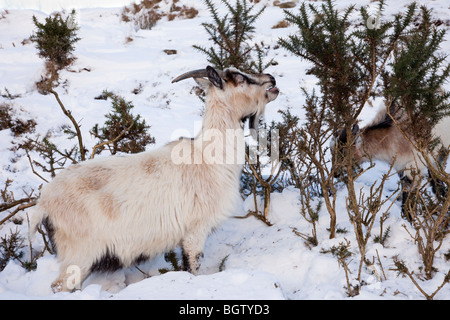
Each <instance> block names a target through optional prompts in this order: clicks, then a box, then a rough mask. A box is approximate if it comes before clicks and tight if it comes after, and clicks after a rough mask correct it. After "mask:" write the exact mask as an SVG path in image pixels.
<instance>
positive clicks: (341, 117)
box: [279, 0, 450, 295]
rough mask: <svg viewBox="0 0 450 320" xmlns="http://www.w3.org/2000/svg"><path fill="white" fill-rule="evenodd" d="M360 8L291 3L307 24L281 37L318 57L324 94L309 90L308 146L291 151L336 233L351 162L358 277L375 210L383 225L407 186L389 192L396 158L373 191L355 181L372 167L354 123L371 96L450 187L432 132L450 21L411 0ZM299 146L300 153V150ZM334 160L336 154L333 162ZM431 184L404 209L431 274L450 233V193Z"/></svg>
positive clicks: (440, 112)
mask: <svg viewBox="0 0 450 320" xmlns="http://www.w3.org/2000/svg"><path fill="white" fill-rule="evenodd" d="M384 9H385V2H384V1H380V2H379V4H378V10H379V13H380V14H381V13H382V12H383V11H384ZM355 11H356V8H355V7H354V6H350V7H348V8H347V9H346V10H344V11H342V12H340V11H338V10H337V9H336V8H335V7H334V3H333V1H331V0H328V1H326V2H325V3H323V4H321V5H320V6H316V5H314V4H306V3H303V4H302V5H301V6H300V10H299V12H298V13H297V14H295V13H292V12H289V11H285V14H286V20H287V21H288V22H290V23H291V24H293V25H294V26H296V27H297V28H298V32H297V33H295V34H292V35H290V36H288V37H287V38H282V39H280V40H279V44H280V46H282V47H283V48H285V49H286V50H288V51H289V52H291V53H293V54H294V55H296V56H298V57H300V58H302V59H304V60H307V61H308V62H310V67H309V68H308V69H307V73H308V74H311V75H314V76H316V78H317V79H318V85H317V88H318V91H319V94H317V93H316V92H314V91H313V92H307V91H306V90H305V89H303V91H304V94H306V97H307V99H306V104H305V110H306V123H305V125H304V127H303V128H302V129H301V130H300V131H299V134H298V137H299V140H303V141H304V143H303V144H299V148H298V151H299V153H293V154H292V155H291V161H292V167H293V168H295V167H299V168H300V167H302V165H303V169H302V170H306V172H312V173H313V175H314V176H315V177H317V178H318V182H319V185H320V186H321V189H322V191H323V193H322V197H323V199H324V202H325V204H326V208H327V211H328V212H329V213H330V237H331V238H332V237H334V236H335V232H336V230H335V228H336V210H335V209H336V207H335V202H336V192H337V189H338V188H337V181H335V180H333V176H334V175H337V174H338V173H339V170H340V168H342V167H344V168H345V169H346V175H345V177H344V178H345V179H344V183H345V185H346V187H347V190H348V196H347V197H346V207H347V211H348V215H349V219H350V221H351V222H352V224H353V226H354V231H355V236H356V240H357V245H358V249H359V252H360V257H361V260H360V264H359V270H358V273H357V276H356V280H357V281H358V282H359V283H361V270H362V266H363V264H367V261H366V258H365V254H366V246H367V243H368V241H369V237H370V235H371V231H372V227H373V225H374V222H375V220H376V219H379V220H380V224H381V225H382V224H383V223H384V222H385V221H386V219H387V218H388V217H389V214H388V211H385V212H384V213H381V211H382V210H381V207H382V205H383V204H384V203H386V201H387V199H391V198H393V197H394V198H395V197H396V196H397V195H396V192H398V190H396V191H395V192H394V193H392V194H391V195H390V196H389V198H385V197H383V195H382V194H383V188H384V184H385V182H386V181H387V179H389V177H390V176H392V174H394V173H395V172H394V170H393V165H391V167H390V169H389V172H387V173H386V174H385V175H383V177H382V179H381V181H378V182H375V183H374V184H373V185H372V186H371V187H370V191H369V192H365V193H363V192H362V191H358V190H357V188H356V187H355V180H356V179H357V178H358V177H359V176H360V174H361V173H362V172H363V171H359V172H357V171H354V170H353V169H354V168H355V167H357V163H356V161H355V159H354V154H353V152H354V149H353V148H354V145H355V141H356V139H357V138H358V135H357V133H358V130H355V128H358V127H357V126H356V124H357V122H358V117H359V115H360V114H361V111H362V109H363V108H364V107H365V106H366V105H370V104H371V103H372V102H373V101H374V100H375V99H376V98H378V99H383V100H384V103H385V106H386V112H387V117H389V119H392V121H393V123H394V124H395V125H397V126H398V128H400V130H401V131H402V133H403V134H404V135H405V136H409V137H412V139H411V141H410V142H411V144H412V148H413V149H414V150H415V151H417V152H418V153H419V154H421V156H423V158H424V159H426V160H425V161H426V162H427V164H428V168H429V171H430V175H431V177H432V178H433V179H434V180H436V181H437V180H439V181H440V183H441V185H442V186H443V187H442V190H448V187H449V185H450V176H449V174H448V173H446V172H445V168H441V167H439V168H436V167H435V166H433V165H432V164H431V163H432V159H430V157H429V151H430V148H431V147H433V146H434V145H435V144H433V143H431V141H430V139H431V135H430V133H431V129H432V128H433V126H434V125H436V124H437V122H438V121H439V120H440V119H442V118H443V117H445V116H448V115H449V114H450V104H449V97H450V93H449V92H446V91H445V90H444V89H443V88H442V86H443V84H444V83H445V82H446V81H447V80H448V76H449V74H450V64H448V63H447V62H446V58H447V55H445V54H442V53H440V52H439V48H440V44H441V43H442V41H443V39H444V34H445V30H443V29H439V28H438V27H437V26H436V25H434V23H433V20H432V18H431V11H430V10H428V9H427V8H426V7H423V6H422V7H420V9H418V6H417V4H416V3H411V4H410V5H409V6H408V7H407V10H406V12H405V13H398V14H396V15H394V16H393V18H392V19H390V20H388V21H383V20H380V21H377V23H376V24H374V23H373V22H372V17H370V16H369V14H368V12H367V8H365V7H362V8H360V19H361V20H360V21H362V22H363V23H357V24H352V23H351V22H350V20H349V17H350V15H352V14H353V13H354V12H355ZM340 129H343V132H342V133H341V135H344V136H345V137H344V138H343V139H342V144H343V145H341V146H339V147H337V148H335V150H334V152H333V153H332V154H330V152H329V150H330V149H329V148H328V146H327V143H328V141H329V139H330V138H331V137H332V136H336V133H337V132H338V130H340ZM446 151H447V152H448V150H446ZM298 154H300V155H301V157H296V155H298ZM330 159H334V161H333V162H334V163H333V165H332V166H330V164H331V163H330ZM305 161H306V162H305ZM305 165H306V166H307V169H304V166H305ZM371 167H372V166H371ZM371 167H369V168H368V169H365V170H369V169H370V168H371ZM293 176H294V177H295V172H294V174H293ZM298 176H300V174H298ZM418 178H419V177H417V179H418ZM428 183H429V182H428V181H425V182H424V184H422V185H421V186H420V187H417V188H416V189H415V191H414V192H413V193H411V194H412V196H413V199H412V200H411V202H409V203H408V205H407V206H406V207H405V208H404V209H405V210H407V211H409V213H408V214H407V216H409V217H413V218H412V224H413V226H414V228H415V230H416V234H415V235H414V236H412V237H413V238H414V240H415V243H416V244H417V246H418V251H419V253H420V255H421V256H422V259H423V263H424V266H425V273H426V278H428V279H430V278H431V277H432V274H433V267H432V265H433V259H434V255H435V254H436V252H437V251H438V250H439V248H440V247H441V244H442V241H443V239H444V238H445V237H446V236H447V235H448V233H449V232H450V231H449V230H448V225H449V220H450V218H449V216H448V210H449V206H450V195H449V193H448V191H447V194H446V195H441V196H435V197H431V196H430V195H429V194H428V193H427V185H428ZM403 188H406V186H404V187H403ZM403 190H405V189H403ZM398 194H401V192H399V193H398ZM387 210H389V208H388V209H387ZM380 233H381V231H380ZM349 292H350V293H349V294H351V295H354V294H358V292H359V289H358V290H350V287H349Z"/></svg>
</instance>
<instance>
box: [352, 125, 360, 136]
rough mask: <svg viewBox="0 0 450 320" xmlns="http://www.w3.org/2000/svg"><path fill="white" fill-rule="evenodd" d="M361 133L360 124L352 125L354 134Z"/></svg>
mask: <svg viewBox="0 0 450 320" xmlns="http://www.w3.org/2000/svg"><path fill="white" fill-rule="evenodd" d="M358 133H359V125H358V124H357V123H355V124H354V125H353V127H352V135H354V136H356V135H357V134H358Z"/></svg>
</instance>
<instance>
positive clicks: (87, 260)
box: [30, 66, 279, 291]
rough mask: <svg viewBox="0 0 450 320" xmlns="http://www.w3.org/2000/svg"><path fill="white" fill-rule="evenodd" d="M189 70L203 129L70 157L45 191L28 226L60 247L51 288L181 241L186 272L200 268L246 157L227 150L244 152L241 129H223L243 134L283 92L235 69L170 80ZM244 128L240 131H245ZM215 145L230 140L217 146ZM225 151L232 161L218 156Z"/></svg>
mask: <svg viewBox="0 0 450 320" xmlns="http://www.w3.org/2000/svg"><path fill="white" fill-rule="evenodd" d="M188 78H194V79H195V80H196V81H197V83H199V84H200V85H201V86H203V88H204V89H205V90H206V108H205V115H204V119H203V124H202V131H201V132H200V133H199V134H198V136H197V137H195V138H194V139H192V140H191V139H180V140H178V141H174V142H171V143H169V144H167V145H165V146H163V147H162V148H160V149H159V150H156V151H151V152H144V153H140V154H135V155H128V156H116V157H107V158H99V159H94V160H90V161H86V162H84V163H81V164H76V165H73V166H71V167H69V168H67V169H65V170H64V171H62V172H61V173H60V174H59V175H57V176H56V177H55V179H54V180H53V181H52V182H51V183H49V184H48V185H47V186H45V188H44V189H43V190H42V194H41V197H40V199H39V201H38V204H37V206H36V211H35V212H34V214H33V215H32V222H31V228H30V232H31V233H34V232H35V231H36V228H37V226H38V225H39V224H40V223H42V224H43V225H44V226H45V227H46V229H47V232H48V234H49V236H50V238H51V242H52V243H53V245H54V248H55V249H56V254H57V257H58V260H59V262H60V275H59V277H58V278H57V280H56V281H55V282H54V283H53V284H52V288H53V290H54V291H61V290H64V291H67V290H71V289H73V288H79V287H80V285H81V283H82V282H83V281H84V279H85V278H86V277H87V276H88V275H89V274H90V273H91V272H92V271H112V270H115V269H118V268H121V267H128V266H132V265H133V264H135V263H137V262H140V261H143V260H146V259H150V258H152V257H154V256H156V255H157V254H160V253H162V252H164V251H166V250H169V249H173V248H175V247H176V246H178V245H180V244H181V246H182V252H183V268H184V270H187V271H190V272H192V273H196V272H197V269H198V267H199V262H198V259H199V258H200V257H201V256H202V251H203V246H204V242H205V240H206V238H207V236H208V234H209V233H210V231H211V230H212V229H213V228H215V227H217V226H218V225H219V224H220V223H221V222H223V221H224V220H225V219H226V218H227V217H229V216H230V214H232V210H233V209H234V207H235V205H236V203H237V201H238V199H239V177H240V173H241V170H242V163H237V162H236V161H233V160H235V159H234V158H233V157H228V153H230V152H231V153H233V152H234V154H237V153H238V152H241V151H242V152H243V150H237V148H238V147H237V146H242V145H243V144H242V143H236V141H235V136H236V134H235V135H233V138H232V139H226V131H227V130H235V131H237V132H238V133H241V132H243V121H244V119H247V118H249V117H256V118H259V116H260V115H261V114H262V113H263V112H264V109H265V106H266V104H267V103H268V102H270V101H272V100H274V99H275V98H276V97H277V96H278V93H279V91H278V89H277V88H276V87H275V84H276V83H275V79H274V77H272V76H271V75H269V74H259V75H249V74H245V73H242V72H240V71H239V70H237V69H235V68H229V69H226V70H224V71H216V70H215V69H214V68H212V67H209V66H208V67H207V68H206V69H201V70H195V71H191V72H188V73H185V74H183V75H181V76H179V77H177V78H176V79H174V80H173V82H176V81H180V80H183V79H188ZM210 130H212V132H214V137H213V138H214V141H211V136H210V134H209V133H208V132H210ZM207 135H209V136H208V138H206V137H205V136H207ZM237 136H238V137H242V139H243V133H242V134H240V135H239V134H238V135H237ZM212 143H214V146H218V145H220V146H223V148H216V149H214V148H211V144H212ZM186 150H187V154H186V152H185V153H184V154H180V152H183V151H186ZM220 152H223V153H225V155H226V157H222V158H220V159H222V160H223V159H226V160H227V161H228V163H226V162H225V161H223V162H222V163H218V162H217V161H211V157H214V156H218V153H220ZM212 160H214V159H212ZM74 270H78V273H79V274H78V276H77V277H75V278H74V277H71V276H72V273H71V272H73V271H74ZM71 281H72V282H71ZM68 282H70V283H68Z"/></svg>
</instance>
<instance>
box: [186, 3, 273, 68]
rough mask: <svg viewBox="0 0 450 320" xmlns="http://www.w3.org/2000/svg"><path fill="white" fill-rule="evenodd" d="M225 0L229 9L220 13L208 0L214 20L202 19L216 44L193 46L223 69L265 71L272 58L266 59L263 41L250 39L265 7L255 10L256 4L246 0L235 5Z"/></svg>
mask: <svg viewBox="0 0 450 320" xmlns="http://www.w3.org/2000/svg"><path fill="white" fill-rule="evenodd" d="M222 2H223V3H224V4H225V5H226V6H227V9H228V13H227V14H225V16H223V17H220V16H219V15H218V13H217V8H216V6H215V5H214V4H213V2H212V1H211V0H205V4H206V6H207V7H208V9H209V11H210V13H211V17H212V19H213V22H212V23H202V26H203V27H204V28H205V30H206V32H207V33H208V35H209V36H210V40H211V41H212V44H213V45H212V46H211V47H209V48H205V47H201V46H198V45H194V48H195V49H197V50H199V51H200V52H202V53H204V54H205V55H206V56H207V60H208V62H209V63H211V64H212V65H213V66H215V67H216V68H218V69H220V70H223V69H225V68H228V67H231V66H233V67H235V68H238V69H239V70H241V71H244V72H249V73H262V72H263V70H264V69H266V68H267V67H268V66H269V65H271V64H272V63H273V60H270V61H269V62H268V63H263V62H262V58H263V57H264V55H265V51H264V45H263V44H261V45H259V44H250V43H251V40H252V39H253V35H254V33H255V21H256V20H257V19H258V18H259V17H260V16H261V14H262V13H263V12H264V9H265V8H266V7H265V6H264V7H262V8H261V9H260V10H255V5H252V6H249V5H248V2H247V0H242V1H241V0H236V3H235V6H234V7H233V6H232V5H231V4H229V3H228V2H227V1H225V0H222ZM254 54H256V60H255V59H254V57H253V55H254Z"/></svg>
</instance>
